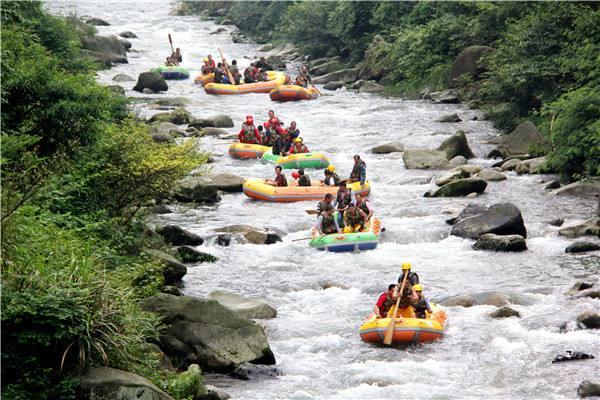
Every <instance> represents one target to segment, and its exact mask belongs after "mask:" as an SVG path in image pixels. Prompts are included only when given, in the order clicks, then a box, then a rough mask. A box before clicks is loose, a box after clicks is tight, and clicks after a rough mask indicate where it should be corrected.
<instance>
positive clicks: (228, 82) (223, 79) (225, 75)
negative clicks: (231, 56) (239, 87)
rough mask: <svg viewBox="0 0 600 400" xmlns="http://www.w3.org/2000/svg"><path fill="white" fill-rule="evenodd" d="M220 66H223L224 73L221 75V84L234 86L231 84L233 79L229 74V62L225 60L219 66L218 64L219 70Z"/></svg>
mask: <svg viewBox="0 0 600 400" xmlns="http://www.w3.org/2000/svg"><path fill="white" fill-rule="evenodd" d="M219 65H220V66H221V69H222V71H223V73H222V75H221V83H223V84H225V85H233V83H232V82H231V79H230V78H229V73H230V72H231V71H230V70H229V67H228V66H227V60H225V59H224V58H223V62H220V63H219V64H217V69H218V68H219ZM228 71H229V72H228ZM215 74H216V73H215Z"/></svg>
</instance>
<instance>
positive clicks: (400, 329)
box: [359, 303, 448, 344]
mask: <svg viewBox="0 0 600 400" xmlns="http://www.w3.org/2000/svg"><path fill="white" fill-rule="evenodd" d="M430 305H431V309H432V310H433V313H429V312H428V313H427V318H425V319H420V318H402V317H397V318H396V324H395V326H394V336H393V339H392V344H411V343H427V342H433V341H434V340H438V339H441V338H442V337H443V336H444V333H445V331H446V327H447V325H448V316H447V315H446V312H445V311H444V310H443V309H442V308H441V307H440V306H438V305H437V304H434V303H430ZM391 320H392V319H391V318H377V317H376V316H375V314H371V315H370V316H369V318H368V319H367V320H366V321H365V322H364V323H363V324H362V325H361V326H360V329H359V333H360V338H361V339H362V340H363V341H365V342H369V343H383V338H384V336H385V332H386V331H387V328H388V326H389V324H390V322H391Z"/></svg>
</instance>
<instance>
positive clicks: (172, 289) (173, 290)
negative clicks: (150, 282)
mask: <svg viewBox="0 0 600 400" xmlns="http://www.w3.org/2000/svg"><path fill="white" fill-rule="evenodd" d="M160 291H161V293H166V294H170V295H173V296H183V293H181V290H179V288H177V287H176V286H171V285H167V286H164V287H163V288H162V289H161V290H160Z"/></svg>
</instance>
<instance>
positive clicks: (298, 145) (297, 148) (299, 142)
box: [289, 137, 310, 154]
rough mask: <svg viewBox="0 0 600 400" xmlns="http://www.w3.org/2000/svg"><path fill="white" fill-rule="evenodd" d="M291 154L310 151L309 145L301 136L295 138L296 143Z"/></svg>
mask: <svg viewBox="0 0 600 400" xmlns="http://www.w3.org/2000/svg"><path fill="white" fill-rule="evenodd" d="M289 153H290V154H300V153H310V151H309V150H308V147H306V145H305V144H304V143H303V142H302V138H301V137H297V138H296V139H294V145H293V146H292V148H291V149H290V152H289Z"/></svg>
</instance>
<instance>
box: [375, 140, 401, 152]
mask: <svg viewBox="0 0 600 400" xmlns="http://www.w3.org/2000/svg"><path fill="white" fill-rule="evenodd" d="M403 151H404V145H403V144H402V143H400V142H391V143H385V144H380V145H379V146H375V147H373V148H372V149H371V153H373V154H389V153H401V152H403Z"/></svg>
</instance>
